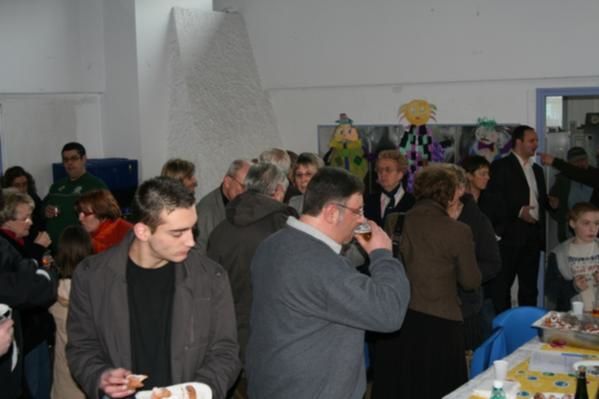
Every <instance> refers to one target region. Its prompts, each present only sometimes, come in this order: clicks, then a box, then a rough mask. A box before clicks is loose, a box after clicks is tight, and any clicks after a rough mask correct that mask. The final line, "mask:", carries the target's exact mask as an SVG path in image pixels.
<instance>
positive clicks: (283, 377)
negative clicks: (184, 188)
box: [246, 167, 410, 399]
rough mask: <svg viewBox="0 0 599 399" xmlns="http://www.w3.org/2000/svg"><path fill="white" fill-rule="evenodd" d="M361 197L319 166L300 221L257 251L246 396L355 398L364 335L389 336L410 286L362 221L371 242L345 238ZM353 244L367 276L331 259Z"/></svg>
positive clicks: (354, 181) (378, 233)
mask: <svg viewBox="0 0 599 399" xmlns="http://www.w3.org/2000/svg"><path fill="white" fill-rule="evenodd" d="M362 191H363V184H362V182H361V181H360V180H359V179H358V178H356V177H355V176H352V175H351V174H349V172H347V171H345V170H342V169H338V168H329V167H325V168H322V169H320V170H319V171H318V172H317V173H316V175H315V176H314V177H313V178H312V180H311V181H310V183H309V184H308V188H307V190H306V193H305V198H304V209H303V214H302V216H301V217H300V218H299V219H295V218H292V217H290V218H289V219H288V220H287V226H286V227H285V228H283V229H282V230H280V231H278V232H277V233H275V234H273V235H271V236H270V237H269V238H267V239H266V240H265V241H264V242H263V243H262V244H261V245H260V246H259V247H258V250H257V251H256V255H255V256H254V259H253V261H252V264H251V284H252V292H253V302H252V310H251V317H250V337H249V343H248V349H247V352H246V362H247V368H246V370H247V374H248V383H249V387H248V388H249V396H250V397H252V398H270V399H277V398H281V399H283V398H293V397H305V398H308V397H309V398H315V397H322V398H329V399H335V398H339V399H342V398H343V399H348V398H351V399H354V398H355V399H359V398H360V399H361V398H362V397H363V395H364V392H365V391H366V370H365V364H364V356H363V348H364V331H365V330H372V331H380V332H391V331H396V330H398V329H399V328H400V327H401V324H402V322H403V318H404V315H405V312H406V308H407V306H408V302H409V299H410V286H409V283H408V280H407V277H406V274H405V271H404V268H403V265H402V264H401V263H400V261H399V260H397V259H395V258H394V257H393V255H392V254H391V240H390V239H389V237H388V236H387V235H386V234H385V232H384V231H383V230H382V229H381V228H380V227H379V226H378V225H376V223H374V222H372V221H368V223H369V225H370V227H371V230H372V235H371V237H370V239H368V240H367V239H365V238H364V237H362V236H358V235H354V229H355V228H356V227H357V226H358V225H360V224H361V223H365V222H366V221H367V220H366V219H365V217H364V214H363V209H362V206H363V199H362ZM353 238H355V239H356V240H357V242H358V243H359V245H361V246H362V247H363V248H364V250H365V251H366V252H367V253H368V255H369V257H370V273H371V276H370V277H369V276H366V275H364V274H361V273H359V272H358V271H357V270H356V269H355V268H354V267H353V266H352V265H351V264H350V263H349V260H348V259H347V258H345V257H343V256H342V255H340V252H341V246H342V245H343V244H346V243H348V242H350V241H351V240H352V239H353Z"/></svg>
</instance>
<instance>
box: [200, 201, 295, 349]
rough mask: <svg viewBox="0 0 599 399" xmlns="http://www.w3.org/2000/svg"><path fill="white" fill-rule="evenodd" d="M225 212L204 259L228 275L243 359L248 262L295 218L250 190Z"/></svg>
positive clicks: (290, 211) (248, 305) (247, 315)
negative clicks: (207, 257)
mask: <svg viewBox="0 0 599 399" xmlns="http://www.w3.org/2000/svg"><path fill="white" fill-rule="evenodd" d="M225 211H226V219H225V220H224V221H222V222H221V223H220V224H219V225H218V226H216V228H215V229H214V230H213V231H212V233H211V234H210V238H209V239H208V256H209V257H210V258H211V259H213V260H214V261H215V262H217V263H219V264H220V265H222V266H223V267H224V268H225V270H226V271H227V273H228V274H229V281H230V282H231V289H232V291H233V300H234V301H235V316H236V318H237V336H238V339H239V346H240V349H241V352H240V353H241V359H242V360H243V359H244V358H245V356H244V354H245V348H246V345H247V340H248V335H249V318H250V309H251V304H252V287H251V283H250V263H251V262H252V258H253V257H254V254H255V253H256V249H257V248H258V245H260V243H261V242H262V241H263V240H264V239H265V238H267V237H268V236H270V235H271V234H272V233H274V232H276V231H277V230H279V229H281V228H282V227H284V226H285V225H286V222H287V218H288V217H289V216H297V213H296V212H295V210H294V209H293V208H291V207H289V206H287V205H285V204H284V203H281V202H278V201H276V200H274V199H272V198H271V197H268V196H266V195H264V194H259V193H256V192H252V191H248V192H245V193H243V194H240V195H239V196H237V197H236V198H235V199H234V200H233V201H231V202H229V204H228V205H227V207H226V210H225Z"/></svg>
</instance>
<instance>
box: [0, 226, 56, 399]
mask: <svg viewBox="0 0 599 399" xmlns="http://www.w3.org/2000/svg"><path fill="white" fill-rule="evenodd" d="M36 270H37V265H36V264H35V263H34V262H33V261H31V260H29V259H23V258H22V257H21V255H20V254H19V252H18V251H16V250H15V249H14V248H13V246H12V245H11V244H10V243H9V242H8V241H6V240H5V239H4V238H1V237H0V303H4V304H7V305H8V306H10V307H12V309H13V315H12V317H13V319H14V321H15V329H14V331H15V334H14V336H15V339H16V341H17V345H18V346H19V348H20V349H19V362H18V363H17V366H16V368H15V370H14V371H11V362H12V350H9V351H8V352H7V353H6V354H5V355H4V356H1V357H0V387H1V390H0V391H1V392H2V398H7V399H12V398H16V397H18V396H19V394H20V392H21V374H22V372H21V368H22V362H21V360H22V353H23V352H22V348H23V343H22V329H21V321H20V313H19V312H20V310H22V309H28V308H31V307H36V306H47V305H48V304H50V303H52V302H53V301H54V300H56V288H57V284H58V279H57V278H56V275H55V274H53V273H49V275H50V280H48V278H46V277H45V276H43V275H41V274H37V273H36Z"/></svg>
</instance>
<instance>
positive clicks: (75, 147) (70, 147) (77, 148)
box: [60, 141, 85, 157]
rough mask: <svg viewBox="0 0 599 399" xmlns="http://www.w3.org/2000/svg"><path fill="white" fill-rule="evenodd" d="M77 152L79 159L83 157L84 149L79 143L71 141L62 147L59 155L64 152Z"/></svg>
mask: <svg viewBox="0 0 599 399" xmlns="http://www.w3.org/2000/svg"><path fill="white" fill-rule="evenodd" d="M73 150H75V151H77V152H78V153H79V156H80V157H83V156H85V147H84V146H83V145H82V144H81V143H77V142H76V141H71V142H70V143H66V144H65V145H64V146H63V147H62V151H61V152H60V153H61V154H62V153H63V152H65V151H73Z"/></svg>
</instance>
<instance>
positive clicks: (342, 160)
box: [327, 114, 368, 179]
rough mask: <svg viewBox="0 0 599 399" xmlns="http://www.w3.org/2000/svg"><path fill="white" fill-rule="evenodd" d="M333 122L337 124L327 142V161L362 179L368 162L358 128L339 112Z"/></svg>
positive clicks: (345, 115) (366, 170)
mask: <svg viewBox="0 0 599 399" xmlns="http://www.w3.org/2000/svg"><path fill="white" fill-rule="evenodd" d="M335 122H336V123H337V126H336V127H335V131H334V132H333V137H331V141H330V142H329V147H330V151H329V154H328V157H327V159H328V163H329V165H331V166H336V167H339V168H343V169H345V170H347V171H349V172H350V173H351V174H353V175H355V176H358V177H359V178H360V179H363V178H364V176H366V173H367V172H368V162H367V160H366V158H365V156H364V149H363V148H362V140H361V139H360V136H359V135H358V129H356V128H355V127H354V126H353V121H352V120H351V119H350V118H349V117H348V116H347V114H340V115H339V120H337V121H335Z"/></svg>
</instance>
